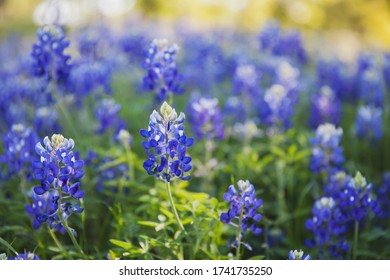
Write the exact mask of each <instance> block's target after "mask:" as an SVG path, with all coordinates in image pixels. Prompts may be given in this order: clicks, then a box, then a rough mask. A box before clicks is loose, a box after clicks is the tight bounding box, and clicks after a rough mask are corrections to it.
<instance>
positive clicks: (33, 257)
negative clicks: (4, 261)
mask: <svg viewBox="0 0 390 280" xmlns="http://www.w3.org/2000/svg"><path fill="white" fill-rule="evenodd" d="M8 259H9V260H17V261H24V260H34V261H35V260H39V257H38V256H37V255H35V254H34V253H31V252H26V253H22V254H18V255H17V256H16V257H14V258H13V257H8Z"/></svg>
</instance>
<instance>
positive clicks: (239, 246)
mask: <svg viewBox="0 0 390 280" xmlns="http://www.w3.org/2000/svg"><path fill="white" fill-rule="evenodd" d="M243 218H244V213H243V211H241V214H240V218H239V221H238V227H237V237H236V240H237V242H238V244H237V250H236V260H239V259H240V253H241V252H240V251H241V238H242V236H241V224H242V219H243Z"/></svg>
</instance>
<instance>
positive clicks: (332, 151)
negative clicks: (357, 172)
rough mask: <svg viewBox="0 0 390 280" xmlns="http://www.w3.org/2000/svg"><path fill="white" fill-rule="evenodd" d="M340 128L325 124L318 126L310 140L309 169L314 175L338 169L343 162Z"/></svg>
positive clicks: (341, 132) (341, 131)
mask: <svg viewBox="0 0 390 280" xmlns="http://www.w3.org/2000/svg"><path fill="white" fill-rule="evenodd" d="M342 134H343V130H342V128H340V127H339V128H336V127H335V126H334V125H333V124H330V123H325V124H321V125H320V126H318V128H317V130H316V135H315V136H314V138H312V139H311V140H310V143H311V145H312V146H313V147H312V150H311V160H310V169H311V170H312V171H313V172H314V173H320V172H330V171H332V169H339V168H340V167H341V164H342V163H343V162H344V156H343V148H342V147H340V142H341V136H342Z"/></svg>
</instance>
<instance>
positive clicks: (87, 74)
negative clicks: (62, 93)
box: [69, 59, 112, 96]
mask: <svg viewBox="0 0 390 280" xmlns="http://www.w3.org/2000/svg"><path fill="white" fill-rule="evenodd" d="M111 72H112V71H111V68H110V66H109V64H108V62H107V61H104V60H88V59H83V60H79V61H77V62H75V63H74V64H73V67H72V71H71V73H70V76H69V87H70V89H71V90H72V92H74V93H75V94H77V95H78V96H86V95H88V94H90V93H91V92H93V91H94V90H96V89H98V88H101V89H102V90H103V91H104V92H105V93H107V94H111V92H112V90H111V86H110V82H111V74H112V73H111Z"/></svg>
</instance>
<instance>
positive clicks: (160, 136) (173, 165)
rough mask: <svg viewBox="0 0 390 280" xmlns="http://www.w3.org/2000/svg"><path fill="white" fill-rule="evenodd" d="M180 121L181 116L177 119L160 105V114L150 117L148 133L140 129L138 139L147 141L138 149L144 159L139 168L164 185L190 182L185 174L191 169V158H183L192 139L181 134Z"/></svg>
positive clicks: (175, 114) (182, 121)
mask: <svg viewBox="0 0 390 280" xmlns="http://www.w3.org/2000/svg"><path fill="white" fill-rule="evenodd" d="M184 120H185V115H184V113H180V115H179V116H177V113H176V111H175V109H173V108H172V107H171V106H169V105H168V103H166V102H164V103H163V105H162V106H161V108H160V113H158V112H157V111H153V113H152V114H151V115H150V121H149V127H148V130H145V129H141V131H140V134H141V136H143V137H144V138H147V141H144V142H142V146H143V147H144V148H145V150H146V154H147V156H148V159H147V160H146V161H145V162H144V164H143V167H144V168H145V170H146V171H147V172H148V174H149V175H155V176H156V177H157V178H158V179H161V180H163V181H166V182H170V181H172V180H174V179H181V180H189V179H190V176H186V175H185V173H186V172H188V171H190V170H191V168H192V166H191V165H190V164H189V163H190V162H191V160H192V158H191V157H190V156H186V151H187V147H190V146H191V145H192V144H193V142H194V139H193V138H187V136H186V135H185V133H184V125H183V123H184Z"/></svg>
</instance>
